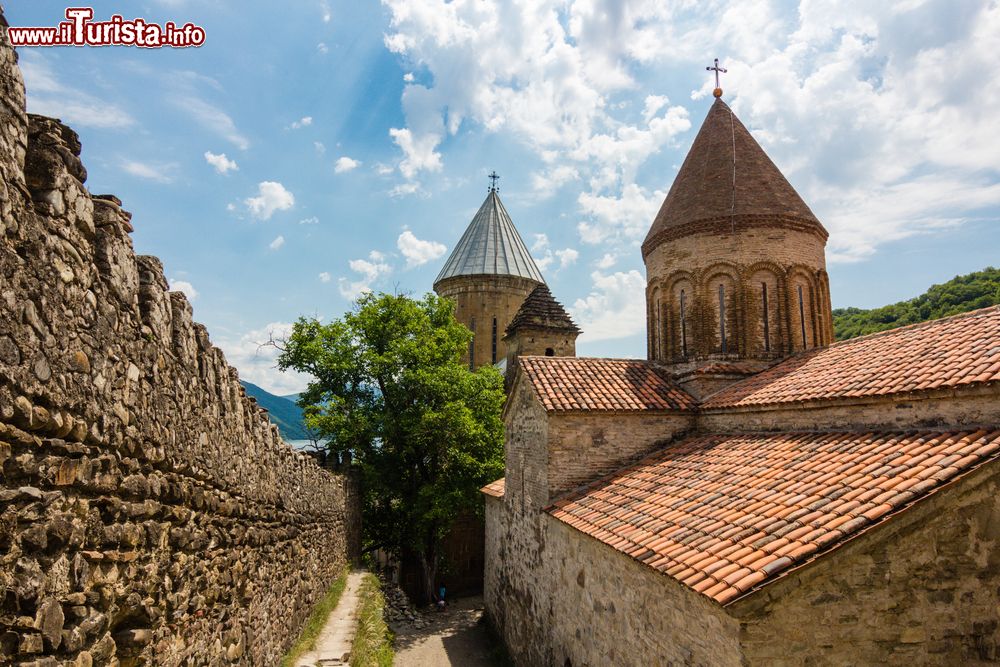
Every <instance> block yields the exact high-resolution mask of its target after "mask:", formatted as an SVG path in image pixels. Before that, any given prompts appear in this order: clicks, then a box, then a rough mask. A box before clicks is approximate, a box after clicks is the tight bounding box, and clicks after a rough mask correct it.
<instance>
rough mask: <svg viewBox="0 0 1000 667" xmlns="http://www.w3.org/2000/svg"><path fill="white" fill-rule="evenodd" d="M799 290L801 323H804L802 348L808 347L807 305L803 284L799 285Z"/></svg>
mask: <svg viewBox="0 0 1000 667" xmlns="http://www.w3.org/2000/svg"><path fill="white" fill-rule="evenodd" d="M798 290H799V324H801V325H802V349H803V350H804V349H806V307H805V303H803V299H802V285H799V286H798Z"/></svg>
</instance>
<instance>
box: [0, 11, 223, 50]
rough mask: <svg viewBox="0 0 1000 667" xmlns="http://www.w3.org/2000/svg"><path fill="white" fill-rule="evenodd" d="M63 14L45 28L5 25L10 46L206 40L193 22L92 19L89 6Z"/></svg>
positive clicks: (178, 45) (160, 44)
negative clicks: (181, 24)
mask: <svg viewBox="0 0 1000 667" xmlns="http://www.w3.org/2000/svg"><path fill="white" fill-rule="evenodd" d="M66 18H67V19H68V20H66V21H61V22H60V23H59V25H57V26H55V27H48V28H32V27H27V26H25V27H20V28H15V27H14V26H11V27H9V28H7V34H8V36H9V37H10V43H11V44H12V45H13V46H139V47H143V48H147V49H157V48H160V47H164V46H167V47H173V48H184V47H187V46H201V45H202V44H204V43H205V29H204V28H202V27H201V26H197V25H195V24H193V23H185V24H184V25H183V26H178V25H177V24H175V23H174V22H173V21H167V22H166V23H165V24H163V25H159V24H157V23H147V22H146V21H145V20H143V19H138V18H137V19H132V20H131V21H127V20H125V19H124V18H123V17H122V16H120V15H118V14H115V15H113V16H112V17H111V19H110V20H108V21H92V20H91V19H93V18H94V10H93V8H91V7H68V8H67V9H66Z"/></svg>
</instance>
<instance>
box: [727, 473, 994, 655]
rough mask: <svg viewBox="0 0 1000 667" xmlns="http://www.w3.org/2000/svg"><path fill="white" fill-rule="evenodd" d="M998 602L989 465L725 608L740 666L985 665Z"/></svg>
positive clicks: (990, 645) (992, 638) (991, 648)
mask: <svg viewBox="0 0 1000 667" xmlns="http://www.w3.org/2000/svg"><path fill="white" fill-rule="evenodd" d="M998 591H1000V473H998V472H997V466H996V465H995V464H989V465H987V466H985V467H982V468H980V469H978V470H976V471H973V472H972V473H970V474H969V475H966V476H965V477H963V478H961V479H959V480H956V481H954V482H952V483H950V484H949V485H948V486H946V487H945V488H943V489H941V490H940V491H938V492H936V493H934V494H933V495H932V496H931V497H930V498H927V499H925V500H923V501H921V502H920V503H919V504H917V505H915V506H913V507H911V508H910V509H907V510H904V511H903V512H902V513H901V514H900V515H899V516H897V517H895V518H894V519H893V520H892V521H891V522H890V523H888V524H887V525H882V526H876V527H875V528H873V529H870V530H869V531H867V532H866V533H864V534H862V535H860V536H859V537H857V538H855V539H852V540H851V541H849V542H848V543H846V544H845V545H843V546H842V547H840V548H839V549H838V553H836V554H831V555H828V556H825V557H823V558H821V559H819V560H817V561H814V562H813V563H811V564H807V565H805V566H804V567H802V568H799V569H797V570H793V571H792V572H790V573H789V574H788V575H786V576H785V577H783V578H782V579H780V580H778V581H776V582H775V583H774V584H772V585H770V586H769V587H767V588H766V589H765V590H764V591H761V592H760V593H757V594H755V595H753V596H751V597H749V598H747V599H746V600H745V601H743V602H740V601H737V602H736V603H734V604H733V605H730V608H729V609H730V611H731V613H733V614H734V615H736V616H738V617H739V619H740V621H741V626H742V627H741V637H742V638H741V643H742V646H743V651H744V657H745V660H746V664H748V665H768V666H777V667H780V666H782V665H788V666H792V665H804V664H812V665H848V664H850V665H904V666H909V665H926V664H937V665H988V664H989V665H993V664H997V662H998V661H1000V615H998V611H997V610H998V607H997V599H998Z"/></svg>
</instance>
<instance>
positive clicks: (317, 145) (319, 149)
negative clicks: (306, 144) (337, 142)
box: [313, 141, 326, 155]
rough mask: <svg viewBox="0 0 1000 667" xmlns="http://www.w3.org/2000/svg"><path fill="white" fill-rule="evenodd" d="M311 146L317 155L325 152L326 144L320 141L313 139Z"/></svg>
mask: <svg viewBox="0 0 1000 667" xmlns="http://www.w3.org/2000/svg"><path fill="white" fill-rule="evenodd" d="M313 148H315V149H316V154H317V155H323V154H324V153H326V146H324V145H323V142H322V141H314V142H313Z"/></svg>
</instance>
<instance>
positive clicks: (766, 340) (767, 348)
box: [760, 283, 771, 352]
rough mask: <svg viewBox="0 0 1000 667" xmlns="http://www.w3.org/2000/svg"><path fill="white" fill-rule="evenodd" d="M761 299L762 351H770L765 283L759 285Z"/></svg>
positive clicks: (768, 314) (768, 315)
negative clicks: (762, 313)
mask: <svg viewBox="0 0 1000 667" xmlns="http://www.w3.org/2000/svg"><path fill="white" fill-rule="evenodd" d="M760 288H761V297H762V301H763V305H764V351H765V352H770V351H771V330H770V322H769V318H770V313H769V312H768V310H767V283H761V284H760Z"/></svg>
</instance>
